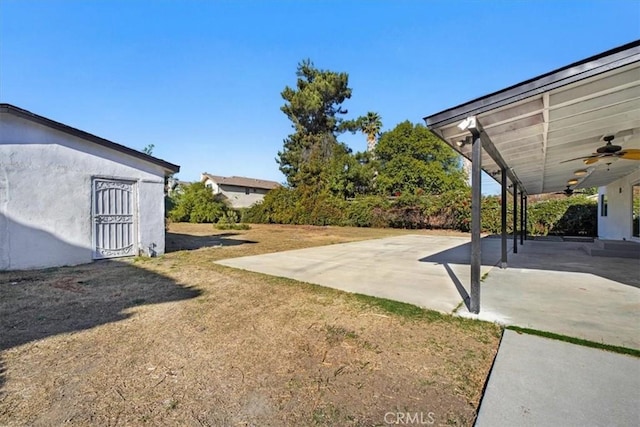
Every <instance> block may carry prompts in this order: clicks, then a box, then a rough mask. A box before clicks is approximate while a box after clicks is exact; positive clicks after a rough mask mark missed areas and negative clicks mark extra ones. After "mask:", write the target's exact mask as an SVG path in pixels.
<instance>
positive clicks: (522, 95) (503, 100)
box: [423, 40, 640, 129]
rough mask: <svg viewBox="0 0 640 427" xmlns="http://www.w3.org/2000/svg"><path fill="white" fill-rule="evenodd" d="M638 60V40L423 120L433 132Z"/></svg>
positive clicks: (639, 49)
mask: <svg viewBox="0 0 640 427" xmlns="http://www.w3.org/2000/svg"><path fill="white" fill-rule="evenodd" d="M638 61H640V40H635V41H633V42H630V43H627V44H625V45H622V46H619V47H617V48H614V49H611V50H608V51H606V52H603V53H600V54H598V55H594V56H591V57H589V58H586V59H583V60H581V61H578V62H574V63H572V64H569V65H567V66H564V67H562V68H559V69H557V70H554V71H551V72H548V73H546V74H542V75H540V76H538V77H534V78H532V79H529V80H526V81H524V82H522V83H518V84H515V85H513V86H509V87H507V88H505V89H502V90H499V91H497V92H493V93H490V94H488V95H485V96H482V97H480V98H476V99H473V100H471V101H468V102H465V103H463V104H460V105H458V106H456V107H452V108H448V109H446V110H443V111H441V112H439V113H436V114H432V115H430V116H426V117H424V118H423V120H424V121H425V123H426V125H427V127H428V128H430V129H431V128H434V127H442V126H445V125H448V124H451V123H454V122H456V121H461V120H464V119H465V118H466V117H468V116H473V115H478V114H481V113H483V112H486V111H489V110H492V109H495V108H499V107H502V106H505V105H508V104H512V103H514V102H518V101H521V100H523V99H526V98H529V97H531V96H535V95H540V94H541V93H543V92H547V91H549V90H552V89H556V88H558V87H562V86H565V85H568V84H571V83H574V82H577V81H580V80H584V79H586V78H589V77H592V76H596V75H598V74H602V73H604V72H607V71H610V70H613V69H616V68H620V67H623V66H625V65H628V64H632V63H635V62H638Z"/></svg>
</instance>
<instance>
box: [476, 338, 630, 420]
mask: <svg viewBox="0 0 640 427" xmlns="http://www.w3.org/2000/svg"><path fill="white" fill-rule="evenodd" d="M638 402H640V359H638V358H635V357H631V356H626V355H622V354H617V353H611V352H607V351H603V350H598V349H594V348H588V347H581V346H576V345H573V344H569V343H566V342H562V341H555V340H550V339H547V338H541V337H537V336H534V335H526V334H518V333H517V332H514V331H510V330H506V331H505V333H504V335H503V337H502V342H501V343H500V349H499V351H498V355H497V356H496V360H495V363H494V366H493V369H492V370H491V374H490V376H489V381H488V383H487V387H486V390H485V394H484V397H483V398H482V402H481V405H480V410H479V412H478V418H477V420H476V424H475V426H476V427H484V426H609V425H628V426H633V425H640V406H638Z"/></svg>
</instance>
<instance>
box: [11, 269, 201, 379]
mask: <svg viewBox="0 0 640 427" xmlns="http://www.w3.org/2000/svg"><path fill="white" fill-rule="evenodd" d="M200 294H201V291H200V290H198V289H195V288H193V287H190V286H187V285H184V284H180V283H176V282H175V281H174V280H172V279H171V278H168V277H166V276H163V275H161V274H157V273H155V272H151V271H148V270H145V269H142V268H140V267H138V266H136V265H133V264H131V263H130V262H121V261H99V262H95V263H93V264H87V265H82V266H76V267H61V268H53V269H45V270H28V271H8V272H0V295H1V296H2V297H1V299H0V313H1V315H0V351H4V350H8V349H11V348H13V347H16V346H20V345H23V344H26V343H29V342H34V341H37V340H41V339H44V338H47V337H51V336H54V335H59V334H65V333H70V332H78V331H82V330H87V329H91V328H94V327H97V326H100V325H104V324H107V323H112V322H118V321H121V320H125V319H128V318H130V317H131V316H133V315H134V314H133V310H132V309H133V308H135V307H136V306H141V305H147V304H159V303H165V302H171V301H181V300H186V299H190V298H195V297H197V296H199V295H200ZM6 369H8V367H7V366H5V363H3V360H2V358H1V357H0V391H1V390H2V388H3V384H4V381H5V375H6Z"/></svg>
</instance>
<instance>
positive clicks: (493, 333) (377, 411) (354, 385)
mask: <svg viewBox="0 0 640 427" xmlns="http://www.w3.org/2000/svg"><path fill="white" fill-rule="evenodd" d="M252 227H253V228H252V229H251V230H247V231H224V232H223V231H218V230H215V229H214V228H213V227H212V226H211V225H193V224H173V225H172V227H171V230H170V232H169V233H168V234H167V244H168V249H169V250H170V252H169V253H167V254H166V255H164V256H162V257H159V258H154V259H128V260H119V261H100V262H95V263H93V264H89V265H83V266H76V267H64V268H58V269H49V270H40V271H18V272H3V273H0V351H1V353H0V425H35V426H50V425H62V424H68V425H181V426H182V425H185V426H252V425H256V426H288V425H291V426H313V425H318V426H334V425H335V426H343V425H353V426H375V425H389V424H393V423H395V422H396V421H398V419H399V417H400V416H402V417H403V419H407V417H408V416H410V417H412V419H413V420H416V419H417V418H415V417H417V416H419V417H421V418H420V420H421V421H422V422H423V424H424V423H425V422H426V423H430V424H431V425H472V424H473V421H474V419H475V415H476V410H477V406H478V403H479V399H480V397H481V393H482V389H483V386H484V382H485V380H486V377H487V375H488V372H489V369H490V366H491V363H492V361H493V359H494V357H495V354H496V352H497V348H498V342H499V337H500V333H501V330H500V328H498V327H497V326H495V325H493V324H489V323H484V322H477V321H471V320H464V319H460V318H454V317H450V316H447V315H441V314H438V313H435V312H430V311H426V310H420V309H417V308H415V307H413V306H409V305H406V304H400V303H393V302H389V301H386V300H378V299H374V298H366V297H360V296H355V295H351V294H347V293H344V292H339V291H335V290H331V289H327V288H322V287H319V286H314V285H310V284H305V283H300V282H296V281H293V280H288V279H282V278H275V277H269V276H265V275H261V274H255V273H250V272H245V271H239V270H234V269H231V268H227V267H223V266H219V265H216V264H214V263H213V261H215V260H218V259H224V258H230V257H235V256H244V255H255V254H259V253H266V252H273V251H279V250H284V249H295V248H303V247H309V246H316V245H325V244H332V243H341V242H348V241H355V240H362V239H369V238H377V237H386V236H391V235H397V234H399V233H407V232H406V231H399V230H388V229H386V230H376V229H357V228H336V227H301V226H270V225H257V226H252ZM413 232H414V233H415V231H413ZM420 233H425V232H420ZM431 421H432V422H431Z"/></svg>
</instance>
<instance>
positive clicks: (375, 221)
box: [346, 196, 389, 228]
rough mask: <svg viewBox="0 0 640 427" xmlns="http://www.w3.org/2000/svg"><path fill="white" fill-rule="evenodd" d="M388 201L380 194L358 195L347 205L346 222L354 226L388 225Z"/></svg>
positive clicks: (377, 226) (379, 226) (381, 226)
mask: <svg viewBox="0 0 640 427" xmlns="http://www.w3.org/2000/svg"><path fill="white" fill-rule="evenodd" d="M388 209H389V201H388V200H387V198H385V197H382V196H360V197H356V198H355V199H353V200H351V201H350V202H349V203H348V207H347V213H346V215H347V224H348V225H351V226H355V227H376V228H384V227H389V213H388Z"/></svg>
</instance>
